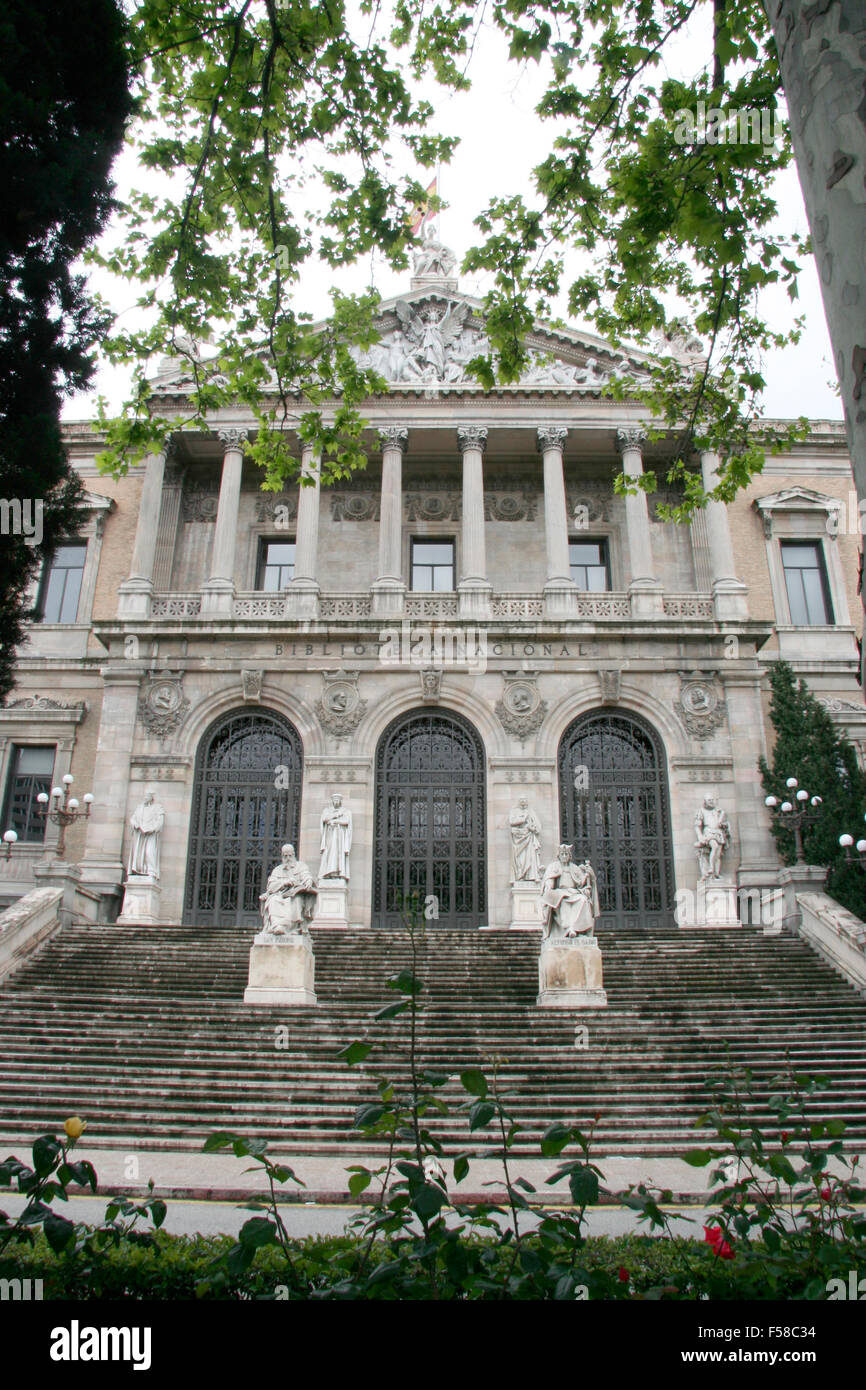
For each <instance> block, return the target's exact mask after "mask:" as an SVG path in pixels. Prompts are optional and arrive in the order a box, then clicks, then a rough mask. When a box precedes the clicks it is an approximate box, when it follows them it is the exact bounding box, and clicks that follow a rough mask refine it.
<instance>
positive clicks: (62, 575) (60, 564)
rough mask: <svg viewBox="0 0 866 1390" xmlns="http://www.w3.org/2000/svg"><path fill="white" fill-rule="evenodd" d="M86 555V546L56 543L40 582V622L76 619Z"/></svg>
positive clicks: (70, 621)
mask: <svg viewBox="0 0 866 1390" xmlns="http://www.w3.org/2000/svg"><path fill="white" fill-rule="evenodd" d="M86 554H87V546H86V545H61V546H58V548H57V551H56V553H55V555H54V558H53V560H52V561H51V563H50V566H49V568H48V570H47V572H46V574H45V576H44V578H43V581H42V597H41V601H40V604H39V613H40V621H41V622H43V623H74V622H75V620H76V618H77V617H78V600H79V597H80V595H81V580H82V576H83V574H84V557H85V555H86Z"/></svg>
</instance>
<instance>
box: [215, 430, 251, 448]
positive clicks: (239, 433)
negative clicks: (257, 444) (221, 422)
mask: <svg viewBox="0 0 866 1390" xmlns="http://www.w3.org/2000/svg"><path fill="white" fill-rule="evenodd" d="M217 434H218V436H219V438H220V439H221V440H222V442H223V444H224V445H225V447H226V451H228V450H229V449H243V447H244V444H245V443H246V441H247V437H248V435H249V430H246V429H242V428H241V427H240V426H238V425H226V426H225V427H224V428H223V429H219V430H217Z"/></svg>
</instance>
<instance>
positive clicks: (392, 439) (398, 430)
mask: <svg viewBox="0 0 866 1390" xmlns="http://www.w3.org/2000/svg"><path fill="white" fill-rule="evenodd" d="M379 442H380V444H381V445H382V449H383V450H385V449H399V450H400V453H401V454H405V452H406V447H407V445H408V443H409V431H408V429H406V427H405V425H386V426H385V428H384V429H381V430H379Z"/></svg>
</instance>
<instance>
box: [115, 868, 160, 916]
mask: <svg viewBox="0 0 866 1390" xmlns="http://www.w3.org/2000/svg"><path fill="white" fill-rule="evenodd" d="M117 920H118V922H119V923H122V924H123V925H124V926H141V927H152V926H155V925H156V924H158V922H159V920H160V916H159V879H157V878H153V877H152V876H151V875H150V874H133V875H132V877H131V878H128V879H127V880H126V882H125V883H124V885H123V907H122V908H121V910H120V916H119V917H118V919H117Z"/></svg>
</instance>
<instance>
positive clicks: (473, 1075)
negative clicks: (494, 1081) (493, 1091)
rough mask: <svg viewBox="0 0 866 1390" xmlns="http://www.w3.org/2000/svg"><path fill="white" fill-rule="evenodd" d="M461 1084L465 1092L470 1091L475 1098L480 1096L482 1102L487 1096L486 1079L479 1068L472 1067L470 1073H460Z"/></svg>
mask: <svg viewBox="0 0 866 1390" xmlns="http://www.w3.org/2000/svg"><path fill="white" fill-rule="evenodd" d="M460 1084H461V1085H462V1087H463V1089H464V1091H468V1092H469V1094H470V1095H473V1096H480V1097H481V1098H482V1100H483V1099H484V1097H485V1096H486V1095H487V1081H486V1078H485V1076H484V1073H483V1072H481V1071H479V1070H478V1068H477V1067H472V1068H470V1070H469V1071H462V1072H461V1073H460Z"/></svg>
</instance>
